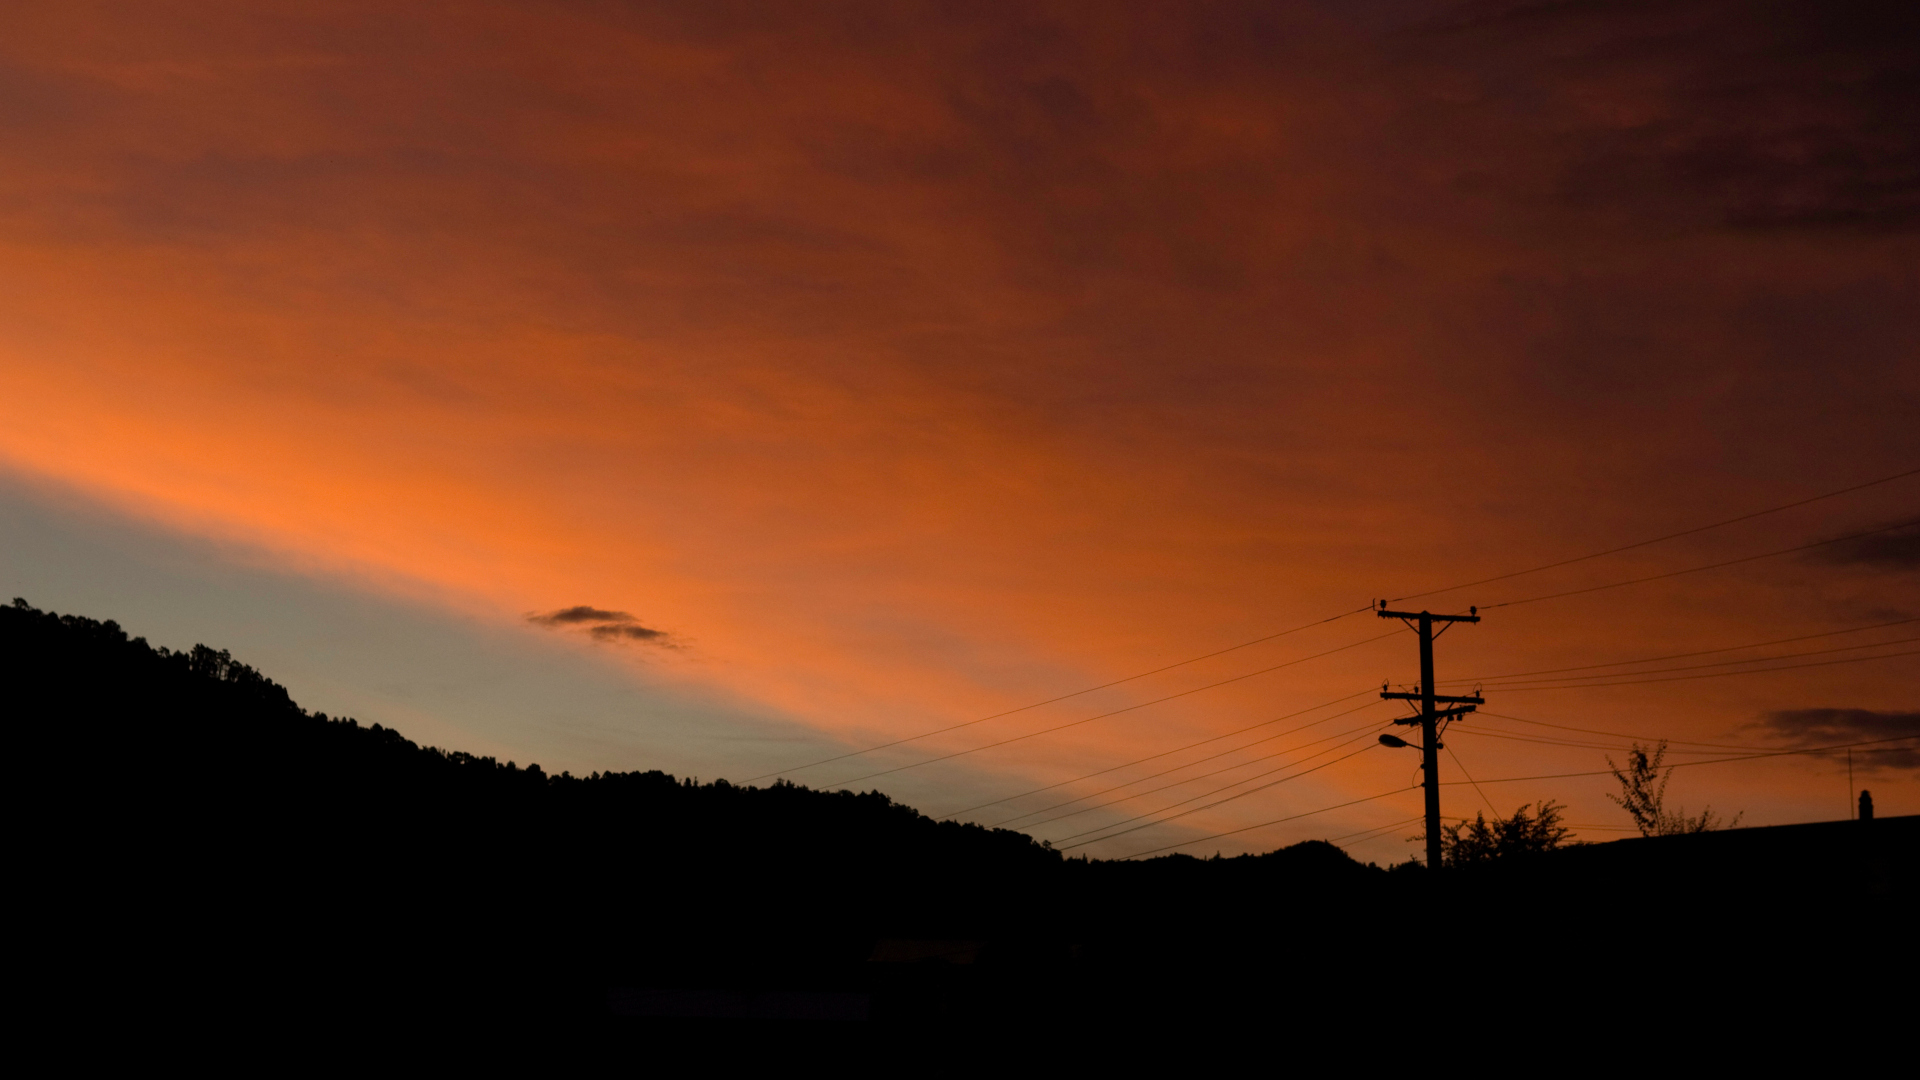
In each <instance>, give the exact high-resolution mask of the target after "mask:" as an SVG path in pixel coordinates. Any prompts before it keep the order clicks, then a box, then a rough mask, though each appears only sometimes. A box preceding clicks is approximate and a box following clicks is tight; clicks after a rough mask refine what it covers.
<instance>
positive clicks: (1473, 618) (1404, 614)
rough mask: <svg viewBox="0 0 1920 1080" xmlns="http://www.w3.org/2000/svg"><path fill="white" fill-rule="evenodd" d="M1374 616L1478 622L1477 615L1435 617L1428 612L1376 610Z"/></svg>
mask: <svg viewBox="0 0 1920 1080" xmlns="http://www.w3.org/2000/svg"><path fill="white" fill-rule="evenodd" d="M1374 614H1375V615H1378V616H1380V617H1381V618H1383V619H1429V620H1432V621H1433V622H1479V621H1480V616H1478V615H1435V614H1433V613H1432V612H1429V611H1388V610H1387V609H1386V608H1379V609H1376V610H1375V611H1374Z"/></svg>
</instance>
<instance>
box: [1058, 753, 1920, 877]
mask: <svg viewBox="0 0 1920 1080" xmlns="http://www.w3.org/2000/svg"><path fill="white" fill-rule="evenodd" d="M1916 738H1920V735H1896V736H1893V737H1892V738H1888V739H1869V740H1867V741H1865V742H1855V743H1841V744H1838V745H1834V746H1816V747H1811V748H1808V749H1804V750H1783V751H1779V752H1777V753H1769V754H1750V755H1747V756H1745V757H1729V758H1720V759H1718V760H1715V761H1681V762H1676V763H1674V764H1672V765H1669V766H1667V768H1669V769H1681V768H1685V767H1687V766H1689V765H1718V764H1722V763H1724V762H1729V761H1753V760H1756V759H1759V758H1769V757H1787V756H1791V755H1795V754H1824V753H1827V752H1830V751H1833V750H1845V749H1848V748H1850V747H1859V746H1876V745H1879V744H1881V743H1889V742H1901V741H1904V740H1907V739H1916ZM1611 775H1613V770H1611V769H1608V770H1605V771H1601V772H1577V773H1554V774H1551V775H1547V776H1508V777H1502V778H1501V779H1498V780H1482V781H1480V783H1483V784H1506V783H1513V782H1516V781H1521V780H1564V779H1568V778H1570V777H1578V776H1611ZM1465 782H1466V781H1463V780H1446V781H1442V783H1444V784H1452V785H1457V784H1462V783H1465ZM1417 790H1419V785H1417V784H1416V785H1409V786H1407V787H1402V788H1394V789H1393V790H1392V791H1383V792H1381V793H1380V794H1378V795H1369V796H1367V797H1366V798H1364V799H1354V800H1353V801H1351V802H1343V803H1336V804H1335V805H1333V806H1323V807H1321V808H1320V809H1318V810H1308V811H1306V812H1304V813H1300V814H1290V815H1288V816H1286V817H1282V818H1274V819H1273V820H1272V821H1263V822H1260V823H1259V824H1257V825H1242V826H1241V827H1240V828H1237V829H1228V830H1227V831H1225V832H1217V833H1213V834H1212V835H1210V836H1197V837H1194V838H1193V839H1191V840H1182V841H1180V842H1179V843H1177V844H1167V845H1165V846H1163V847H1157V848H1149V849H1148V850H1146V851H1136V852H1134V853H1133V854H1131V855H1127V856H1124V858H1127V859H1138V858H1140V857H1142V856H1146V855H1156V854H1158V853H1160V852H1162V851H1171V850H1173V849H1174V848H1182V847H1188V846H1190V845H1192V844H1204V843H1206V842H1207V841H1209V840H1218V839H1220V838H1221V837H1223V836H1235V835H1237V834H1239V833H1243V832H1251V831H1253V830H1254V829H1264V828H1266V827H1267V826H1269V825H1279V824H1282V823H1283V822H1288V821H1296V820H1298V819H1300V818H1303V817H1312V816H1313V815H1315V814H1324V813H1326V812H1328V811H1329V810H1341V809H1344V808H1346V807H1349V806H1358V805H1359V804H1361V803H1367V802H1375V801H1377V800H1380V799H1384V798H1387V797H1388V796H1390V795H1399V794H1401V793H1403V792H1408V791H1417ZM1115 835H1119V834H1117V833H1116V834H1115ZM1101 839H1106V837H1102V838H1101ZM1090 842H1092V841H1090ZM1076 846H1078V845H1076Z"/></svg>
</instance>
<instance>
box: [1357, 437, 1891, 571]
mask: <svg viewBox="0 0 1920 1080" xmlns="http://www.w3.org/2000/svg"><path fill="white" fill-rule="evenodd" d="M1916 474H1920V469H1908V470H1907V471H1906V472H1900V473H1895V474H1893V475H1892V476H1883V477H1881V478H1880V479H1878V480H1869V481H1867V482H1866V483H1864V484H1855V485H1854V486H1853V487H1849V488H1841V489H1840V490H1839V491H1829V492H1827V493H1826V494H1824V495H1815V496H1814V497H1813V498H1811V499H1801V500H1800V501H1799V502H1790V503H1787V504H1786V505H1784V506H1774V507H1769V508H1768V509H1765V510H1755V511H1754V512H1753V513H1750V514H1742V515H1740V516H1739V517H1732V518H1728V519H1726V520H1725V521H1716V522H1714V523H1713V524H1711V525H1701V526H1698V527H1695V528H1692V529H1683V530H1681V531H1680V532H1676V533H1668V534H1667V535H1665V536H1656V537H1654V538H1653V539H1651V540H1641V541H1638V542H1636V543H1632V544H1626V545H1623V546H1621V547H1616V548H1608V549H1607V550H1605V551H1596V552H1594V553H1593V554H1591V555H1581V556H1578V557H1575V558H1572V559H1562V560H1561V561H1559V562H1553V563H1547V564H1545V565H1544V566H1536V567H1533V568H1532V569H1530V570H1515V571H1513V572H1512V573H1510V574H1496V575H1494V576H1493V577H1488V578H1481V579H1480V580H1478V581H1468V582H1464V583H1462V584H1459V585H1449V586H1447V587H1446V588H1444V589H1432V590H1429V591H1427V592H1422V593H1414V594H1413V595H1411V596H1400V597H1395V598H1394V599H1393V600H1392V601H1391V602H1392V603H1396V604H1397V603H1399V602H1400V601H1402V600H1418V599H1420V598H1421V597H1423V596H1438V595H1440V594H1441V593H1449V592H1457V591H1459V590H1461V589H1470V588H1472V587H1473V586H1475V585H1487V584H1490V583H1492V582H1495V581H1505V580H1507V579H1508V578H1517V577H1523V576H1525V575H1527V574H1537V573H1539V572H1541V571H1542V570H1555V569H1558V568H1560V567H1562V566H1572V565H1573V564H1574V563H1580V562H1586V561H1587V560H1589V559H1598V558H1601V557H1603V556H1606V555H1618V554H1620V553H1621V552H1623V551H1632V550H1633V549H1635V548H1643V547H1647V546H1648V545H1650V544H1658V543H1662V542H1664V541H1667V540H1677V539H1679V538H1680V537H1682V536H1692V535H1694V534H1695V533H1703V532H1708V531H1710V530H1713V529H1718V528H1722V527H1724V526H1727V525H1734V524H1738V523H1739V522H1742V521H1751V520H1753V519H1754V518H1758V517H1765V516H1767V515H1768V514H1777V513H1780V512H1781V511H1783V510H1792V509H1794V508H1795V507H1800V506H1806V505H1808V504H1810V503H1817V502H1820V501H1821V500H1823V499H1832V498H1836V497H1838V496H1841V495H1850V494H1852V493H1854V492H1856V491H1864V490H1866V489H1867V488H1870V487H1878V486H1879V485H1881V484H1890V483H1892V482H1893V481H1895V480H1904V479H1905V478H1907V477H1909V476H1913V475H1916ZM1523 602H1524V601H1523Z"/></svg>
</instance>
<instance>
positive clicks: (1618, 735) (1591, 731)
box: [1462, 709, 1780, 750]
mask: <svg viewBox="0 0 1920 1080" xmlns="http://www.w3.org/2000/svg"><path fill="white" fill-rule="evenodd" d="M1480 715H1481V716H1492V717H1496V718H1498V719H1501V720H1517V721H1519V722H1520V723H1522V724H1533V725H1536V726H1538V727H1549V728H1554V729H1556V730H1559V731H1578V732H1580V733H1582V734H1585V735H1606V736H1608V737H1610V738H1615V739H1627V740H1629V741H1633V742H1638V741H1640V740H1642V739H1644V740H1646V741H1647V742H1650V743H1655V742H1674V743H1682V744H1685V745H1688V746H1710V747H1713V748H1714V749H1716V750H1778V749H1780V747H1777V746H1739V745H1736V744H1733V743H1710V742H1700V741H1699V740H1697V739H1669V738H1667V737H1665V736H1660V735H1628V734H1626V733H1624V732H1619V731H1601V730H1600V729H1598V728H1582V727H1569V726H1567V725H1565V724H1550V723H1548V722H1546V721H1545V720H1529V719H1527V718H1526V717H1524V716H1512V715H1509V714H1507V713H1497V712H1487V711H1486V710H1484V709H1483V710H1481V712H1480ZM1462 730H1465V729H1462Z"/></svg>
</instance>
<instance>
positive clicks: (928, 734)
mask: <svg viewBox="0 0 1920 1080" xmlns="http://www.w3.org/2000/svg"><path fill="white" fill-rule="evenodd" d="M1368 610H1371V605H1369V606H1368V607H1359V608H1354V609H1353V610H1352V611H1343V612H1341V613H1340V614H1338V615H1331V616H1328V617H1327V618H1324V619H1317V620H1315V621H1313V622H1310V623H1302V624H1300V625H1299V626H1296V627H1293V628H1292V629H1290V630H1282V631H1280V632H1278V633H1274V634H1268V635H1266V636H1265V637H1257V638H1254V639H1253V640H1252V641H1243V642H1241V643H1240V644H1238V645H1229V646H1227V647H1226V648H1224V649H1216V650H1214V651H1213V652H1210V653H1203V654H1201V655H1199V656H1194V657H1189V658H1188V659H1185V660H1179V661H1176V662H1174V663H1171V664H1167V665H1165V666H1162V667H1157V668H1154V669H1153V670H1152V671H1143V672H1140V673H1139V674H1138V675H1128V676H1127V677H1126V678H1123V679H1114V680H1113V681H1111V682H1103V683H1101V684H1100V685H1099V686H1089V687H1087V688H1086V689H1085V690H1075V691H1074V692H1073V693H1071V694H1061V695H1060V696H1058V697H1050V698H1048V699H1046V700H1045V701H1036V702H1034V703H1033V704H1031V705H1022V706H1020V707H1019V708H1017V709H1008V710H1006V711H1004V712H997V713H994V714H993V715H991V716H983V717H981V718H979V719H978V720H968V721H966V722H964V723H959V724H949V725H948V726H946V727H943V728H935V729H934V730H932V731H923V732H921V733H920V734H918V735H909V736H907V737H906V738H904V739H895V740H893V741H892V742H884V743H879V744H877V745H874V746H869V747H867V748H866V749H864V750H853V751H849V752H848V753H845V754H836V755H834V756H833V757H827V758H821V759H820V760H818V761H812V762H808V763H807V764H805V765H795V766H794V767H793V768H791V769H781V770H778V771H776V772H770V773H762V774H761V775H759V776H756V777H753V778H751V779H749V780H745V781H743V783H748V784H751V783H754V782H755V781H758V780H765V779H767V778H769V777H774V776H785V775H786V774H787V773H792V772H800V771H801V770H803V769H811V768H813V767H814V766H816V765H826V764H829V763H831V762H835V761H845V760H846V759H847V758H853V757H860V756H862V755H864V754H871V753H873V752H874V751H876V750H885V749H887V748H889V747H894V746H901V745H904V744H906V743H910V742H917V741H919V740H921V739H928V738H932V737H933V736H935V735H944V734H946V733H947V732H949V731H958V730H960V729H961V728H967V727H972V726H973V725H975V724H984V723H986V722H987V721H989V720H998V719H1000V718H1001V717H1003V716H1012V715H1014V714H1015V713H1023V712H1027V711H1029V710H1031V709H1038V708H1040V707H1041V706H1043V705H1053V704H1056V703H1058V702H1062V701H1066V700H1068V699H1069V698H1077V697H1080V696H1082V695H1084V694H1091V693H1093V692H1094V691H1096V690H1106V689H1108V688H1110V687H1115V686H1119V685H1121V684H1123V683H1130V682H1134V681H1135V680H1138V679H1144V678H1146V677H1147V676H1149V675H1158V674H1160V673H1161V672H1163V671H1172V670H1173V669H1174V668H1177V667H1185V666H1186V665H1188V664H1197V663H1199V662H1200V661H1202V660H1211V659H1213V658H1214V657H1216V656H1225V655H1227V654H1228V653H1230V652H1238V651H1239V650H1241V649H1246V648H1251V647H1253V646H1255V645H1260V644H1263V643H1265V642H1268V641H1273V640H1276V639H1278V638H1283V637H1286V636H1287V635H1289V634H1297V633H1299V632H1300V631H1302V630H1311V629H1313V628H1314V627H1316V626H1325V625H1326V624H1327V623H1330V622H1338V621H1340V620H1341V619H1344V618H1346V617H1348V616H1349V615H1358V614H1360V613H1361V612H1363V611H1368ZM863 779H864V777H863Z"/></svg>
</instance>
